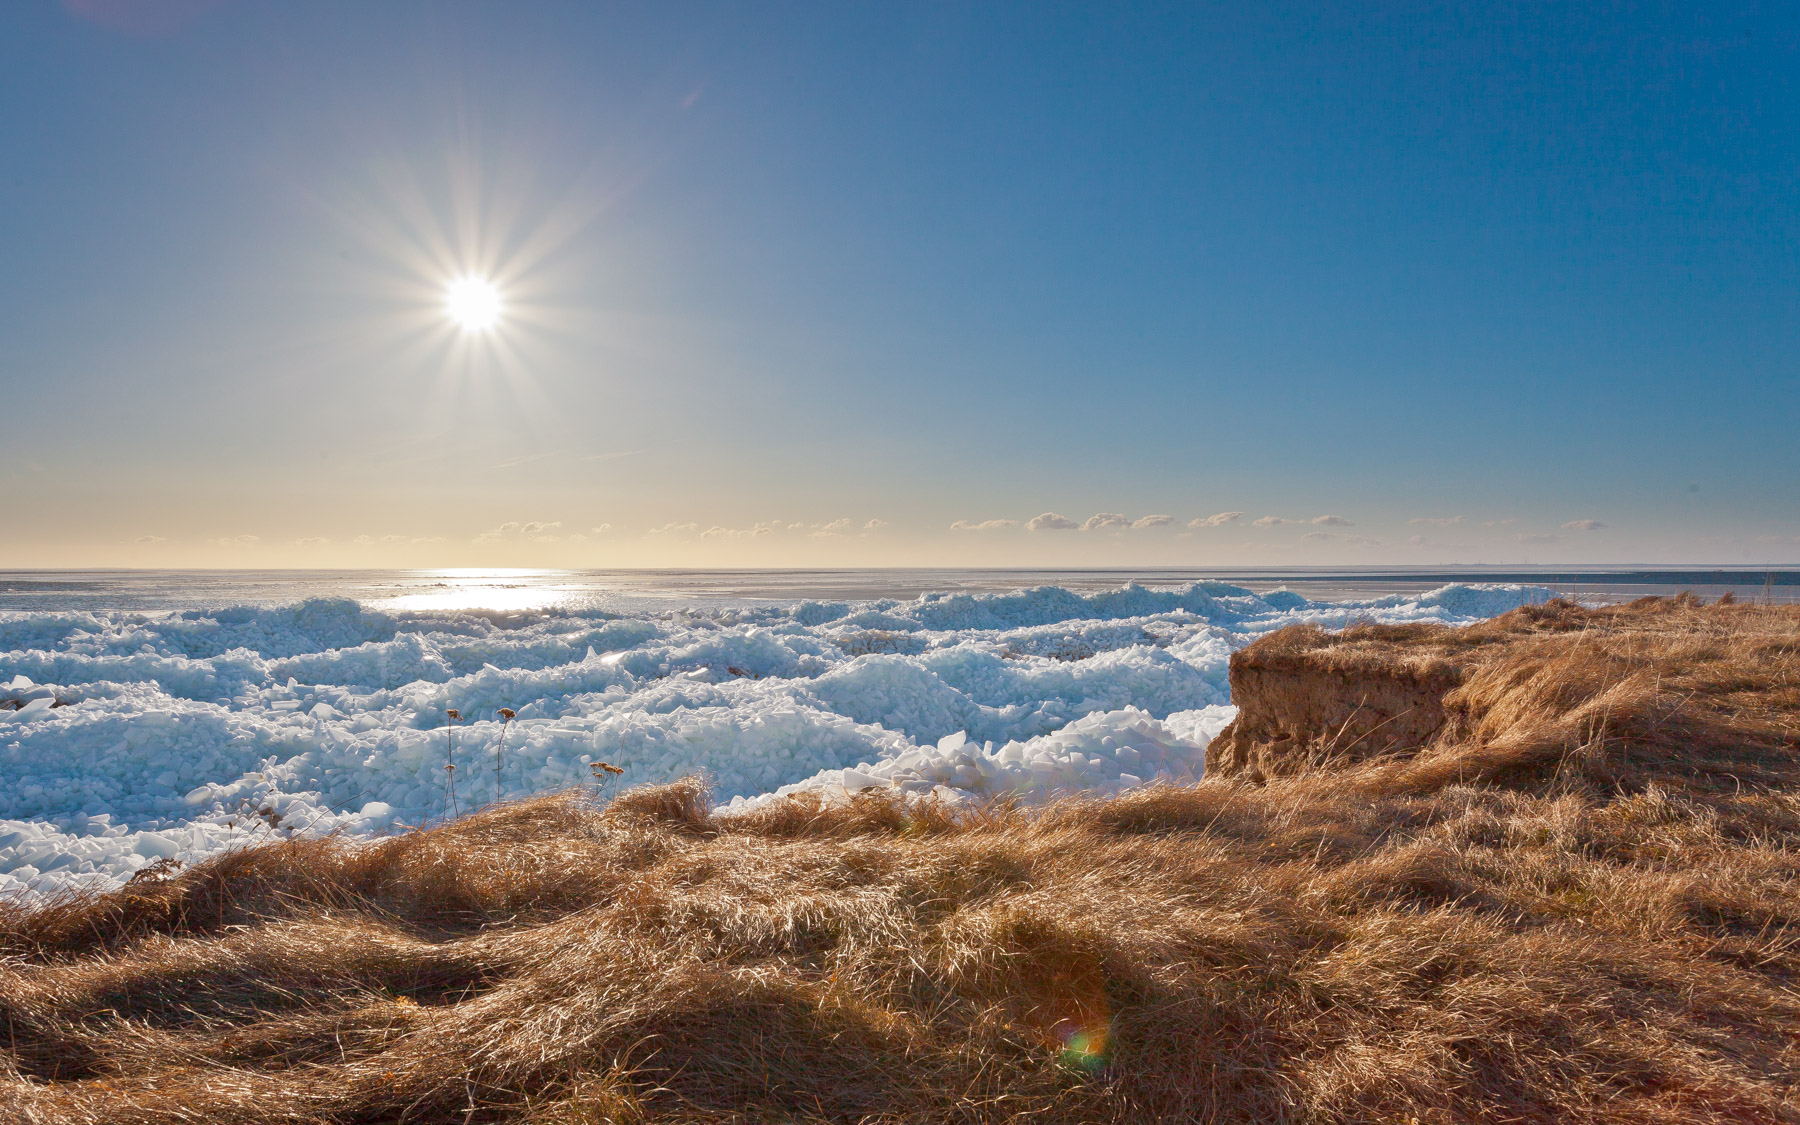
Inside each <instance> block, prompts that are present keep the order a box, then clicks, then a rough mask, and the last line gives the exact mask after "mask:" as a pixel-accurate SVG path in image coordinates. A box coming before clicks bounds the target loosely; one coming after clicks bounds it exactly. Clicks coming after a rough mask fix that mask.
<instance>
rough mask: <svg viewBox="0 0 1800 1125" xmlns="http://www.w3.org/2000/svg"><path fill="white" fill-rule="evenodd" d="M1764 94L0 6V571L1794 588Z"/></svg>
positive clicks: (1786, 285)
mask: <svg viewBox="0 0 1800 1125" xmlns="http://www.w3.org/2000/svg"><path fill="white" fill-rule="evenodd" d="M1797 63H1800V9H1796V8H1794V7H1793V6H1791V5H1776V4H1768V5H1756V4H1748V5H1738V4H1710V5H1701V6H1693V5H1675V4H1668V5H1640V6H1629V5H1628V6H1619V7H1612V6H1604V7H1603V6H1599V5H1585V4H1572V5H1544V4H1526V5H1512V4H1469V5H1459V6H1458V5H1441V4H1373V5H1371V4H1294V5H1290V4H1268V5H1223V4H1220V5H1207V4H1198V3H1192V4H1106V5H1048V4H999V3H981V4H939V3H930V4H927V3H915V4H903V3H892V4H872V3H868V4H854V3H853V4H835V3H833V4H823V3H822V4H689V3H661V4H645V5H605V4H587V3H567V4H564V3H506V4H500V3H490V4H466V3H434V4H425V3H411V2H405V0H394V2H388V3H382V4H379V5H371V4H350V3H332V2H316V3H305V4H292V3H287V4H281V3H272V2H252V0H217V2H209V0H136V2H134V0H63V2H60V3H58V2H54V0H29V2H19V3H14V4H9V5H7V6H6V8H5V10H4V11H3V12H0V343H3V345H4V350H3V352H0V489H3V490H4V494H5V497H6V504H5V516H4V522H3V523H0V567H29V566H83V565H112V566H118V565H127V566H156V567H163V566H221V567H231V566H311V565H317V566H334V567H344V566H358V565H367V566H470V565H477V566H478V565H496V566H599V567H611V566H657V565H662V566H715V565H716V566H761V565H768V566H806V565H817V566H850V565H908V564H932V565H962V566H976V565H1034V566H1055V565H1131V564H1155V565H1174V564H1193V565H1209V564H1210V565H1247V564H1277V565H1280V564H1292V565H1332V564H1358V563H1401V564H1405V563H1447V562H1487V563H1520V562H1534V563H1563V562H1593V563H1601V562H1717V563H1734V562H1736V563H1767V562H1793V561H1794V560H1796V559H1800V441H1797V440H1796V436H1797V435H1800V425H1797V424H1800V242H1797V238H1796V236H1797V235H1800V209H1797V208H1796V200H1800V191H1797V190H1796V189H1797V188H1800V175H1797V172H1800V143H1797V142H1800V85H1797V83H1800V69H1797V66H1796V64H1797ZM467 273H473V274H479V275H482V276H486V277H490V278H492V279H493V280H494V282H495V284H496V285H497V286H498V288H499V290H500V293H501V296H502V300H503V303H504V307H503V314H502V318H501V321H500V324H499V327H498V328H497V329H496V330H495V331H493V332H491V333H487V334H470V333H462V332H459V331H458V330H457V329H456V328H455V326H454V325H452V324H451V323H450V322H449V321H448V319H447V318H446V317H445V315H444V310H443V300H444V291H445V287H446V286H447V285H448V284H449V282H450V281H451V280H452V279H453V278H455V277H456V276H459V275H462V274H467Z"/></svg>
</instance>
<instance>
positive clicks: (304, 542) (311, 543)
mask: <svg viewBox="0 0 1800 1125" xmlns="http://www.w3.org/2000/svg"><path fill="white" fill-rule="evenodd" d="M329 542H331V540H329V539H326V538H325V537H324V536H322V535H309V536H306V537H305V538H304V539H296V540H294V546H296V547H323V546H324V545H325V544H327V543H329Z"/></svg>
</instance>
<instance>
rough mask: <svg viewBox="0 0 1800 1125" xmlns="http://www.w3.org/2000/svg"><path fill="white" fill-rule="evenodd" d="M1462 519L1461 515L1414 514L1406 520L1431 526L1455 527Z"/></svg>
mask: <svg viewBox="0 0 1800 1125" xmlns="http://www.w3.org/2000/svg"><path fill="white" fill-rule="evenodd" d="M1462 521H1463V518H1462V517H1461V516H1414V517H1413V518H1412V519H1409V520H1407V521H1406V522H1407V523H1416V524H1425V525H1427V526H1430V527H1455V526H1456V525H1457V524H1459V523H1461V522H1462Z"/></svg>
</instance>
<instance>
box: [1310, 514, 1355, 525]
mask: <svg viewBox="0 0 1800 1125" xmlns="http://www.w3.org/2000/svg"><path fill="white" fill-rule="evenodd" d="M1312 522H1314V523H1316V524H1321V525H1323V526H1325V527H1355V526H1356V525H1355V524H1353V523H1351V522H1350V521H1349V520H1347V519H1345V518H1344V517H1343V516H1314V517H1313V520H1312Z"/></svg>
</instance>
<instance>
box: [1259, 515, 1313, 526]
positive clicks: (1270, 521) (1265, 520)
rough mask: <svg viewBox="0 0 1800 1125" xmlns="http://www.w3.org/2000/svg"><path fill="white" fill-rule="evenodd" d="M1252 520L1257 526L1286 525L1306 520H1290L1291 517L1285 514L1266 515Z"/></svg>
mask: <svg viewBox="0 0 1800 1125" xmlns="http://www.w3.org/2000/svg"><path fill="white" fill-rule="evenodd" d="M1250 522H1251V523H1253V524H1255V525H1256V526H1257V527H1286V526H1287V525H1288V524H1291V523H1303V522H1305V521H1303V520H1290V519H1288V518H1286V517H1285V516H1264V517H1262V518H1261V519H1258V520H1251V521H1250Z"/></svg>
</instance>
